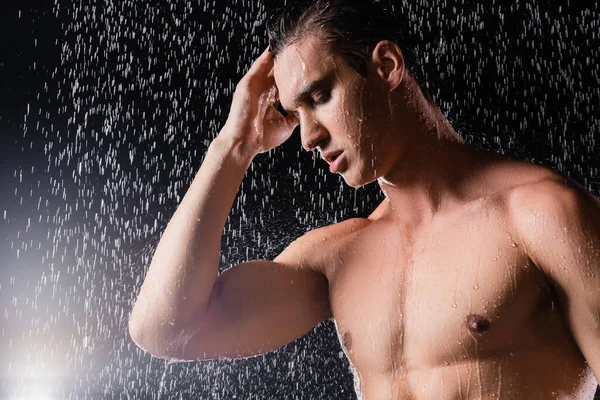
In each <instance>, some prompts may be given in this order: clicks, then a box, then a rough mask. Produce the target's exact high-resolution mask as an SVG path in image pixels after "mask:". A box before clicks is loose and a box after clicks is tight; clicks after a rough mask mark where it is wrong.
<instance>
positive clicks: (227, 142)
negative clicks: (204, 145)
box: [210, 133, 256, 166]
mask: <svg viewBox="0 0 600 400" xmlns="http://www.w3.org/2000/svg"><path fill="white" fill-rule="evenodd" d="M210 147H213V148H218V149H219V150H220V151H222V152H223V153H225V154H226V155H227V156H231V157H233V158H234V159H235V160H236V161H237V162H239V163H241V164H246V165H247V166H249V165H250V164H251V163H252V160H253V159H254V157H255V156H256V152H255V151H253V150H252V149H251V148H250V147H249V146H248V145H247V144H246V143H244V142H243V141H242V140H239V139H236V138H232V137H229V136H227V135H223V134H222V133H221V134H219V136H217V137H216V138H215V139H214V140H213V141H212V142H211V144H210Z"/></svg>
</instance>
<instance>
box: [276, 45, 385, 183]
mask: <svg viewBox="0 0 600 400" xmlns="http://www.w3.org/2000/svg"><path fill="white" fill-rule="evenodd" d="M371 64H372V63H371ZM274 76H275V83H276V85H277V88H278V91H279V100H280V101H281V105H282V106H283V108H284V109H285V110H286V111H288V112H291V113H293V114H295V115H296V116H297V117H298V120H299V121H300V132H301V138H302V145H303V147H304V148H305V149H307V150H313V149H315V148H318V149H319V150H320V151H321V154H328V153H332V152H333V153H334V154H336V153H339V152H343V154H342V155H341V157H342V159H341V160H340V167H339V170H338V171H337V172H339V173H340V174H341V175H342V176H343V177H344V180H345V181H346V183H347V184H348V185H349V186H352V187H360V186H363V185H366V184H368V183H370V182H373V181H374V180H375V179H377V178H378V177H380V176H382V175H383V174H385V173H386V172H387V171H386V169H389V167H390V161H391V159H392V158H393V154H392V153H393V152H392V146H391V142H392V141H391V140H390V137H391V134H392V132H393V125H392V124H391V121H390V120H391V118H390V113H391V110H390V108H391V106H390V103H389V91H388V90H387V89H386V87H385V85H384V84H383V80H382V79H381V78H380V77H379V76H378V75H377V73H376V72H374V70H373V65H370V66H369V74H368V75H367V77H366V78H365V77H362V76H361V75H360V74H359V73H357V72H356V71H354V70H353V69H352V68H350V67H349V66H347V65H346V63H345V62H344V61H343V59H341V58H340V57H339V56H337V55H335V54H333V53H332V52H331V51H329V50H327V49H326V47H325V46H324V45H323V44H322V43H321V40H320V39H319V38H318V36H309V37H307V38H306V39H304V40H302V41H300V42H299V43H297V44H293V45H290V46H288V47H286V48H285V49H284V50H283V51H282V52H281V53H280V55H279V56H278V58H277V60H276V61H275V67H274ZM306 89H311V90H309V91H306Z"/></svg>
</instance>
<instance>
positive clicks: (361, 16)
mask: <svg viewBox="0 0 600 400" xmlns="http://www.w3.org/2000/svg"><path fill="white" fill-rule="evenodd" d="M408 32H409V21H408V19H407V18H405V19H400V18H398V17H396V16H395V15H394V14H393V13H392V12H391V11H390V10H388V9H387V8H385V6H384V5H383V4H382V3H381V2H380V1H377V0H375V1H373V0H312V1H306V0H305V1H301V0H292V1H288V2H287V4H286V5H284V6H281V7H279V8H276V9H275V10H274V11H273V12H272V13H271V15H270V17H269V19H268V21H267V34H268V36H269V46H270V50H271V52H272V53H273V54H274V56H275V57H277V56H278V55H279V54H280V53H281V52H282V51H283V49H284V48H286V47H287V46H289V45H291V44H294V43H297V42H299V41H301V40H303V39H304V38H305V37H306V36H308V35H309V34H312V33H318V34H319V35H320V37H321V38H322V39H323V40H324V42H325V44H326V46H327V47H328V49H329V50H331V51H332V52H333V51H334V52H336V53H337V54H338V55H339V56H340V57H341V58H342V59H343V60H344V61H345V62H346V64H347V65H348V66H349V67H350V68H352V69H353V70H355V71H356V72H358V73H359V74H360V75H362V76H363V77H364V76H367V64H368V61H369V60H370V58H371V54H372V53H373V50H374V49H375V46H376V45H377V43H379V42H380V41H382V40H391V41H393V42H395V43H396V44H397V45H398V47H400V49H401V50H402V56H403V57H404V64H405V68H406V71H408V72H409V73H410V74H411V75H412V76H413V78H414V79H415V81H416V82H417V83H418V84H419V86H420V87H421V91H422V92H423V94H424V96H425V98H427V100H429V101H433V100H432V99H431V96H430V94H429V92H428V91H427V88H426V86H425V85H423V84H422V83H424V80H423V78H422V74H421V71H420V64H419V62H418V58H417V53H416V50H415V45H414V42H413V41H412V40H411V35H410V34H409V33H408Z"/></svg>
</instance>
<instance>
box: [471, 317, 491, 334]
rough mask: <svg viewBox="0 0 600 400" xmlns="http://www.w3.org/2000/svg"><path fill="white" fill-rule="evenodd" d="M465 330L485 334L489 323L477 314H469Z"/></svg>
mask: <svg viewBox="0 0 600 400" xmlns="http://www.w3.org/2000/svg"><path fill="white" fill-rule="evenodd" d="M466 324H467V328H469V330H470V331H472V332H477V333H481V332H485V331H487V330H488V329H490V321H488V320H487V318H485V317H483V316H481V315H478V314H469V315H468V316H467V321H466Z"/></svg>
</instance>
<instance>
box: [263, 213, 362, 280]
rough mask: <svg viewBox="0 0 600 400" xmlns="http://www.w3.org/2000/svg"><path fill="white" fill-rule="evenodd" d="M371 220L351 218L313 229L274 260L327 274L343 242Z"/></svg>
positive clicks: (293, 266) (297, 267)
mask: <svg viewBox="0 0 600 400" xmlns="http://www.w3.org/2000/svg"><path fill="white" fill-rule="evenodd" d="M370 222H371V221H369V220H368V219H366V218H351V219H348V220H345V221H342V222H339V223H336V224H332V225H327V226H323V227H320V228H317V229H313V230H311V231H309V232H307V233H305V234H304V235H302V236H300V237H298V238H297V239H296V240H294V241H293V242H292V243H291V244H290V245H289V246H288V247H287V248H286V249H285V250H284V251H283V252H282V253H281V254H280V255H279V256H277V258H275V259H274V260H273V261H275V262H279V263H283V264H286V265H288V266H290V267H292V268H296V269H300V268H303V269H304V268H309V269H312V270H315V271H317V272H319V273H322V274H323V275H325V270H326V266H327V265H328V263H329V260H331V259H332V258H333V257H335V256H336V255H337V254H338V252H339V251H340V248H341V246H342V242H343V241H344V240H345V239H346V238H348V237H349V236H351V235H352V234H353V233H355V232H358V231H359V230H360V229H362V228H364V227H365V226H366V225H368V224H369V223H370Z"/></svg>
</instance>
